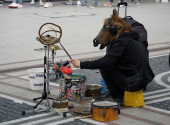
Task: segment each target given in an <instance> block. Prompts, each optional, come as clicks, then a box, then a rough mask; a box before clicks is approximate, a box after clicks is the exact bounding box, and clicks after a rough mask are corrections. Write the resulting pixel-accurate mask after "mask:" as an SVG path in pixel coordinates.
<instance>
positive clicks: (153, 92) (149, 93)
mask: <svg viewBox="0 0 170 125" xmlns="http://www.w3.org/2000/svg"><path fill="white" fill-rule="evenodd" d="M168 90H170V89H163V90H157V91H152V92H146V93H143V95H144V96H145V95H151V94H155V93H159V92H164V91H168Z"/></svg>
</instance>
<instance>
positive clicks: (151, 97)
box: [144, 93, 170, 99]
mask: <svg viewBox="0 0 170 125" xmlns="http://www.w3.org/2000/svg"><path fill="white" fill-rule="evenodd" d="M166 95H170V93H163V94H158V95H153V96H149V97H144V99H153V98H157V97H161V96H166Z"/></svg>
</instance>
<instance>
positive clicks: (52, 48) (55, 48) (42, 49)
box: [34, 45, 62, 51]
mask: <svg viewBox="0 0 170 125" xmlns="http://www.w3.org/2000/svg"><path fill="white" fill-rule="evenodd" d="M34 50H35V51H44V50H47V48H46V49H45V48H38V49H34ZM49 50H51V51H52V50H54V51H56V50H62V48H61V47H59V46H57V45H52V46H50V47H49Z"/></svg>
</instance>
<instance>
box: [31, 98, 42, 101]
mask: <svg viewBox="0 0 170 125" xmlns="http://www.w3.org/2000/svg"><path fill="white" fill-rule="evenodd" d="M41 98H42V97H38V98H33V101H36V100H37V99H41Z"/></svg>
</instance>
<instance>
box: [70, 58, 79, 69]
mask: <svg viewBox="0 0 170 125" xmlns="http://www.w3.org/2000/svg"><path fill="white" fill-rule="evenodd" d="M71 63H72V64H73V66H74V67H77V68H80V61H79V60H78V59H72V60H71Z"/></svg>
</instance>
